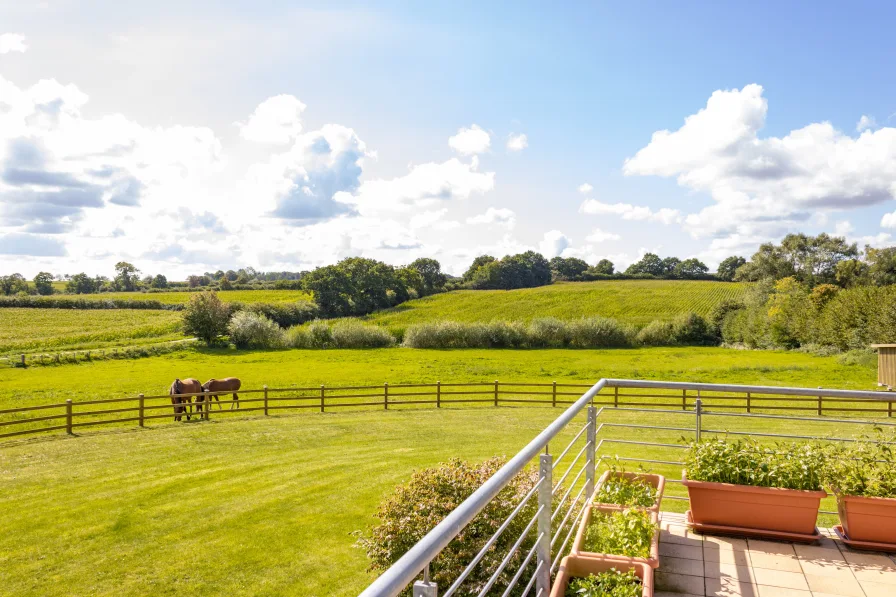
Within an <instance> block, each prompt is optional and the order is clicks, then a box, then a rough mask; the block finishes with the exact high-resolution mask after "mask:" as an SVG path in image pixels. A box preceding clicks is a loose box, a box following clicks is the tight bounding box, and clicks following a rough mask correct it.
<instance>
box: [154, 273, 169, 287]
mask: <svg viewBox="0 0 896 597" xmlns="http://www.w3.org/2000/svg"><path fill="white" fill-rule="evenodd" d="M150 286H152V287H153V288H168V278H166V277H165V276H163V275H162V274H156V277H155V278H153V279H152V282H151V283H150Z"/></svg>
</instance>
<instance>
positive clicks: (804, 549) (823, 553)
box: [793, 542, 846, 562]
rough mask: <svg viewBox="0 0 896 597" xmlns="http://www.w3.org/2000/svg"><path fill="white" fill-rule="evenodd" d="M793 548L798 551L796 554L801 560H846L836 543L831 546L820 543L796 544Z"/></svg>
mask: <svg viewBox="0 0 896 597" xmlns="http://www.w3.org/2000/svg"><path fill="white" fill-rule="evenodd" d="M831 543H833V542H831ZM793 549H794V550H795V551H796V556H797V557H798V558H799V559H800V560H822V561H827V562H845V561H846V559H845V558H844V557H843V554H842V553H840V550H839V549H837V546H836V545H831V546H830V547H827V546H819V545H794V546H793Z"/></svg>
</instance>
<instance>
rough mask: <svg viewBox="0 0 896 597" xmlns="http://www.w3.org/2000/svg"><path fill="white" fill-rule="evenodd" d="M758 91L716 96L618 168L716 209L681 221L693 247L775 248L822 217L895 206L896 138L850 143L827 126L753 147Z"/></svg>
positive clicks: (761, 107)
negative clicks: (705, 240)
mask: <svg viewBox="0 0 896 597" xmlns="http://www.w3.org/2000/svg"><path fill="white" fill-rule="evenodd" d="M762 94H763V89H762V87H761V86H759V85H755V84H753V85H747V86H746V87H744V88H743V89H740V90H738V89H733V90H729V91H716V92H714V93H713V94H712V96H711V97H710V98H709V100H708V101H707V103H706V107H704V108H703V109H701V110H700V111H699V112H697V113H696V114H693V115H691V116H688V117H687V118H686V119H685V123H684V125H683V126H682V127H681V128H679V129H678V130H677V131H674V132H673V131H668V130H663V131H658V132H656V133H654V134H653V137H652V138H651V140H650V143H649V144H648V145H647V146H645V147H644V148H642V149H641V150H640V151H638V152H637V153H636V154H635V155H634V156H633V157H631V158H629V159H627V160H626V161H625V164H624V167H623V171H624V173H625V174H626V175H629V176H634V175H640V176H648V175H651V176H663V177H672V176H674V177H676V179H677V181H678V184H679V185H681V186H683V187H687V188H689V189H693V190H696V191H704V192H707V193H709V194H710V196H711V197H712V199H713V200H714V202H715V203H714V204H713V205H711V206H709V207H707V208H705V209H703V210H702V211H700V212H698V213H695V214H690V215H688V216H687V217H686V218H685V219H684V226H685V228H686V229H687V230H688V231H689V232H690V233H691V234H692V235H693V236H694V237H697V238H700V237H706V236H709V237H723V236H730V235H735V234H736V235H738V236H739V237H742V238H745V237H753V238H760V237H764V238H766V239H768V238H774V237H775V236H777V235H780V234H781V233H783V232H785V231H787V230H789V229H792V228H795V227H799V226H800V225H802V224H804V223H805V222H806V221H808V220H809V219H810V218H811V217H813V214H814V213H816V212H817V211H819V210H822V211H824V210H827V211H830V210H843V209H852V208H858V207H862V206H867V205H873V204H877V203H881V202H884V201H887V200H889V199H892V198H893V197H894V196H896V129H894V128H880V129H877V130H875V131H873V132H872V131H869V130H866V131H865V132H864V133H862V134H861V135H860V136H859V137H858V138H853V137H850V136H848V135H844V134H843V133H841V132H839V131H837V130H836V129H834V127H833V126H832V125H831V124H830V123H828V122H822V123H814V124H809V125H807V126H805V127H803V128H801V129H797V130H793V131H791V132H790V133H788V134H787V135H785V136H783V137H766V138H760V137H759V134H758V133H759V130H760V129H761V128H762V127H763V126H764V124H765V118H766V113H767V111H768V103H767V101H766V99H765V98H764V97H763V95H762Z"/></svg>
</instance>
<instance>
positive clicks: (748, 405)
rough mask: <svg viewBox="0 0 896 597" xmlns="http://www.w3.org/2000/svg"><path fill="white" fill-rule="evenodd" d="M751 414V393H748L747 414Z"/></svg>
mask: <svg viewBox="0 0 896 597" xmlns="http://www.w3.org/2000/svg"><path fill="white" fill-rule="evenodd" d="M749 412H750V392H747V413H749Z"/></svg>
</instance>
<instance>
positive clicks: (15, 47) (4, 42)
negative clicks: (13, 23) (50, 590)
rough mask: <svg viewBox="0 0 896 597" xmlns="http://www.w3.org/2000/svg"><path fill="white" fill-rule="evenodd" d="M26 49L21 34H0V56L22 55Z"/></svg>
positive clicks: (23, 37)
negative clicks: (15, 53)
mask: <svg viewBox="0 0 896 597" xmlns="http://www.w3.org/2000/svg"><path fill="white" fill-rule="evenodd" d="M27 49H28V46H27V45H25V36H24V35H22V34H21V33H2V34H0V54H8V53H10V52H21V53H24V52H25V51H26V50H27Z"/></svg>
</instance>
